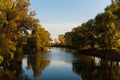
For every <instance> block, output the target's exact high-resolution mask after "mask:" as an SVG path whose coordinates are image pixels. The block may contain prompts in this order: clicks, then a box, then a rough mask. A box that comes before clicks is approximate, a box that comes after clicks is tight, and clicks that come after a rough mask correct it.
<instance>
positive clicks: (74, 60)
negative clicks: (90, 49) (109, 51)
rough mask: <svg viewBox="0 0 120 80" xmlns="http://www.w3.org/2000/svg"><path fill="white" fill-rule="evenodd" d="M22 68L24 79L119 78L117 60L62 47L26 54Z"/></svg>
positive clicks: (86, 79)
mask: <svg viewBox="0 0 120 80" xmlns="http://www.w3.org/2000/svg"><path fill="white" fill-rule="evenodd" d="M22 69H23V74H22V75H23V79H26V80H120V66H119V63H118V62H113V61H107V60H102V59H99V58H96V57H90V56H85V55H73V53H72V52H68V51H67V50H66V49H64V48H51V49H50V51H49V52H47V53H37V54H36V55H29V56H27V55H26V56H24V58H23V60H22Z"/></svg>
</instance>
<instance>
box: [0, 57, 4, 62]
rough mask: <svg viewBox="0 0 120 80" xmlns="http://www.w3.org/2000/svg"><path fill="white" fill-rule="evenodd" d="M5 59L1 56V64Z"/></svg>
mask: <svg viewBox="0 0 120 80" xmlns="http://www.w3.org/2000/svg"><path fill="white" fill-rule="evenodd" d="M3 60H4V58H3V56H1V55H0V64H1V63H2V62H3Z"/></svg>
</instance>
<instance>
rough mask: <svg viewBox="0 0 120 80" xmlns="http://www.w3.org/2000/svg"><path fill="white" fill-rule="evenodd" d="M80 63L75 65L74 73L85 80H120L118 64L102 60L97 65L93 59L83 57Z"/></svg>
mask: <svg viewBox="0 0 120 80" xmlns="http://www.w3.org/2000/svg"><path fill="white" fill-rule="evenodd" d="M80 59H81V61H80V63H73V71H74V72H75V73H77V74H78V75H80V76H81V77H82V78H83V80H120V66H119V65H118V64H117V62H112V61H106V60H101V61H100V65H95V63H94V58H93V57H85V56H81V58H80Z"/></svg>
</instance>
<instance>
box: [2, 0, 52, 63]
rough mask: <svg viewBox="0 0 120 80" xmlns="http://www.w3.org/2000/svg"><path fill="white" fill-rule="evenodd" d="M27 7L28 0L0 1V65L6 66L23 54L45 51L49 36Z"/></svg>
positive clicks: (33, 12) (28, 4)
mask: <svg viewBox="0 0 120 80" xmlns="http://www.w3.org/2000/svg"><path fill="white" fill-rule="evenodd" d="M29 6H30V1H29V0H0V63H3V64H4V63H5V64H8V63H9V62H11V61H12V60H13V59H15V58H18V59H19V58H20V57H19V55H22V54H23V53H30V52H34V51H44V50H46V47H47V46H48V44H49V39H50V37H49V36H50V34H49V32H48V31H46V30H45V29H44V28H43V27H42V26H41V25H40V22H39V20H38V19H37V18H35V15H36V13H35V11H30V10H29ZM28 51H29V52H28ZM20 59H21V58H20Z"/></svg>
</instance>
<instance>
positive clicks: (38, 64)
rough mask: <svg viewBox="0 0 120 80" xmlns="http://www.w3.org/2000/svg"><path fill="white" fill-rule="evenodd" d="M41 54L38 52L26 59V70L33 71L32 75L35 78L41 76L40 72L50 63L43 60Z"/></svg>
mask: <svg viewBox="0 0 120 80" xmlns="http://www.w3.org/2000/svg"><path fill="white" fill-rule="evenodd" d="M42 54H43V53H41V52H38V53H35V54H34V55H29V56H28V59H27V67H26V70H30V69H32V70H33V75H34V77H35V78H37V77H39V76H40V75H41V74H42V71H43V70H44V69H45V68H46V66H48V65H49V63H50V61H48V60H46V59H43V56H42Z"/></svg>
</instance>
